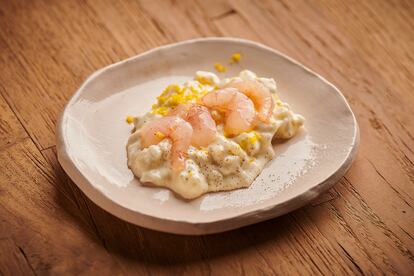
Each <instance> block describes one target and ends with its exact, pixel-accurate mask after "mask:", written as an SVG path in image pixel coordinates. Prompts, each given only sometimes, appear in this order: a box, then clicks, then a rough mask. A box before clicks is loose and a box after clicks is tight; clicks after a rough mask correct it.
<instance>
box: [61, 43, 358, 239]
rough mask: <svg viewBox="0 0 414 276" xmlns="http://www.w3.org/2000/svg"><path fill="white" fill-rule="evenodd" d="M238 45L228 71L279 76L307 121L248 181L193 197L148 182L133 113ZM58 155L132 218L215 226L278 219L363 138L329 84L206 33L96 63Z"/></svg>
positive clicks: (65, 125)
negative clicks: (142, 179) (135, 168)
mask: <svg viewBox="0 0 414 276" xmlns="http://www.w3.org/2000/svg"><path fill="white" fill-rule="evenodd" d="M235 52H239V53H241V54H242V56H243V58H242V60H241V62H240V64H238V65H231V66H230V65H229V66H227V68H228V71H227V72H226V73H225V74H220V77H223V76H233V75H236V74H238V73H239V71H241V70H242V69H250V70H252V71H254V72H256V73H257V74H258V75H259V76H266V77H274V78H275V79H276V81H277V84H278V88H279V93H280V97H281V98H282V100H283V101H286V102H288V103H289V104H290V105H291V106H292V108H293V110H294V111H296V112H298V113H300V114H302V115H303V116H305V118H306V122H305V129H304V130H303V131H302V132H301V133H299V135H297V136H295V137H294V138H292V139H291V140H288V141H287V142H285V143H282V144H276V145H275V150H276V154H277V157H276V158H275V159H274V160H273V161H271V162H270V163H269V164H268V165H267V166H266V168H265V169H264V171H263V172H262V173H261V174H260V175H259V177H258V178H257V179H256V180H255V182H254V183H253V184H252V185H251V187H250V188H248V189H240V190H236V191H231V192H220V193H211V194H207V195H205V196H203V197H201V198H199V199H196V200H193V201H190V202H186V201H182V200H180V199H178V198H176V197H175V196H174V194H172V193H171V192H170V191H169V190H167V189H164V188H151V187H144V186H142V185H141V184H140V183H139V181H138V180H137V179H136V178H134V176H133V174H132V173H131V172H130V171H129V169H128V168H127V162H126V150H125V145H126V142H127V139H128V136H129V135H130V131H131V126H130V125H128V124H126V123H125V117H126V116H127V115H130V114H132V115H141V114H144V113H145V112H146V111H148V110H149V109H150V106H151V104H153V103H154V101H155V97H156V96H157V95H158V94H159V93H160V91H162V89H163V88H164V87H165V86H166V85H168V84H170V83H181V82H183V81H185V80H188V79H191V78H192V76H193V75H194V73H195V71H196V70H207V71H212V70H213V64H214V63H215V62H217V61H219V62H222V63H224V64H226V63H227V61H228V60H229V57H230V56H231V55H232V54H233V53H235ZM57 134H58V141H57V146H58V158H59V162H60V163H61V165H62V167H63V168H64V170H65V171H66V173H67V174H68V175H69V176H70V177H71V178H72V180H73V181H74V182H75V183H76V184H77V185H78V186H79V188H80V189H81V190H82V191H83V192H84V193H85V194H86V195H87V196H88V197H89V198H90V199H91V200H93V201H94V202H95V203H96V204H98V205H99V206H100V207H102V208H103V209H105V210H106V211H108V212H110V213H112V214H113V215H115V216H117V217H120V218H122V219H124V220H126V221H129V222H132V223H134V224H137V225H140V226H144V227H147V228H151V229H156V230H160V231H165V232H171V233H179V234H208V233H216V232H222V231H226V230H230V229H234V228H238V227H241V226H244V225H248V224H252V223H256V222H259V221H263V220H266V219H270V218H274V217H277V216H280V215H282V214H284V213H287V212H289V211H291V210H293V209H296V208H298V207H300V206H302V205H304V204H306V203H308V202H309V201H311V200H312V199H314V198H315V197H317V196H318V195H319V194H321V193H322V192H324V191H325V190H327V189H329V188H330V187H331V186H332V185H333V184H335V183H336V182H337V181H338V180H339V179H340V177H341V176H342V175H343V174H344V173H345V172H346V170H347V169H348V168H349V166H350V164H351V161H352V159H353V157H354V156H355V151H356V147H357V144H358V140H359V135H358V126H357V122H356V120H355V117H354V115H353V113H352V111H351V109H350V107H349V105H348V103H347V102H346V100H345V98H344V97H343V96H342V94H341V93H340V92H339V91H338V89H337V88H335V87H334V86H333V85H332V84H330V83H329V82H327V81H326V80H325V79H323V78H322V77H320V76H318V75H317V74H315V73H313V72H312V71H310V70H309V69H307V68H305V67H304V66H302V65H300V64H298V63H297V62H295V61H293V60H292V59H290V58H288V57H286V56H284V55H283V54H281V53H279V52H277V51H275V50H273V49H271V48H269V47H266V46H264V45H261V44H258V43H255V42H251V41H247V40H241V39H234V38H205V39H195V40H189V41H184V42H180V43H176V44H171V45H166V46H162V47H160V48H156V49H153V50H151V51H149V52H146V53H144V54H141V55H139V56H136V57H132V58H130V59H127V60H125V61H121V62H118V63H116V64H113V65H110V66H108V67H106V68H103V69H101V70H99V71H97V72H95V73H94V74H93V75H92V76H90V77H89V78H88V79H87V80H86V81H85V83H84V84H83V85H82V86H81V88H80V89H79V90H78V91H77V92H76V93H75V95H74V96H73V97H72V99H71V100H70V101H69V103H68V104H67V106H66V108H65V110H64V112H63V114H62V117H61V119H60V122H59V125H58V131H57Z"/></svg>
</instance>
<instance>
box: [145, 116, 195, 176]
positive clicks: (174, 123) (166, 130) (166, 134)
mask: <svg viewBox="0 0 414 276" xmlns="http://www.w3.org/2000/svg"><path fill="white" fill-rule="evenodd" d="M192 134H193V128H192V127H191V125H190V123H188V122H186V121H184V120H183V119H181V118H180V117H177V116H166V117H162V118H160V119H157V120H154V121H150V122H148V123H146V124H145V125H144V126H143V127H142V128H141V144H142V147H143V148H146V147H149V146H151V145H156V144H158V143H159V142H161V141H162V140H163V139H164V138H169V139H170V140H171V152H170V156H169V159H170V162H171V167H172V168H173V169H174V170H176V171H180V170H182V169H184V167H185V159H186V155H187V151H188V148H189V146H190V144H191V137H192Z"/></svg>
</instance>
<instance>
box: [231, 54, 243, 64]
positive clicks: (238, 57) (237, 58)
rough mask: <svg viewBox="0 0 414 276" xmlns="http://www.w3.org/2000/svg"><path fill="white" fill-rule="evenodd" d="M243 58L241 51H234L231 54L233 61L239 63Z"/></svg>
mask: <svg viewBox="0 0 414 276" xmlns="http://www.w3.org/2000/svg"><path fill="white" fill-rule="evenodd" d="M240 59H241V54H240V53H234V54H233V55H232V56H231V63H238V62H239V61H240Z"/></svg>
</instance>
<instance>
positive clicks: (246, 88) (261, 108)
mask: <svg viewBox="0 0 414 276" xmlns="http://www.w3.org/2000/svg"><path fill="white" fill-rule="evenodd" d="M226 87H233V88H236V89H237V90H239V91H240V92H241V93H243V94H244V95H246V96H247V97H249V98H250V99H251V100H252V101H253V103H254V105H255V108H256V110H257V117H258V118H259V120H261V121H262V122H265V123H266V122H269V118H270V117H271V116H272V113H273V110H274V107H275V103H274V100H273V97H272V94H271V93H270V92H269V90H268V89H267V88H266V87H265V86H264V85H263V84H261V83H260V82H258V81H255V80H242V81H232V82H230V83H229V84H227V85H226Z"/></svg>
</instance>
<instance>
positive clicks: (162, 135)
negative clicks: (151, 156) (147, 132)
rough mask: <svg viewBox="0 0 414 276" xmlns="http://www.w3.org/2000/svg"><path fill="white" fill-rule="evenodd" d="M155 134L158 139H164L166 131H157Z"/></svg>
mask: <svg viewBox="0 0 414 276" xmlns="http://www.w3.org/2000/svg"><path fill="white" fill-rule="evenodd" d="M155 136H156V137H157V138H158V139H164V138H165V135H164V133H162V132H161V131H157V132H155Z"/></svg>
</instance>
